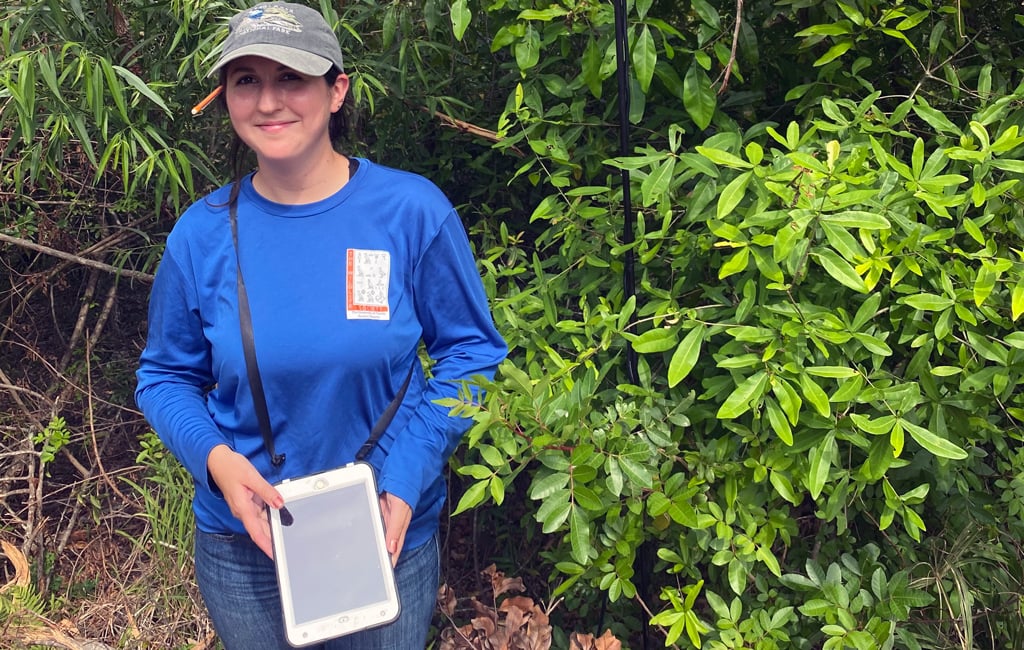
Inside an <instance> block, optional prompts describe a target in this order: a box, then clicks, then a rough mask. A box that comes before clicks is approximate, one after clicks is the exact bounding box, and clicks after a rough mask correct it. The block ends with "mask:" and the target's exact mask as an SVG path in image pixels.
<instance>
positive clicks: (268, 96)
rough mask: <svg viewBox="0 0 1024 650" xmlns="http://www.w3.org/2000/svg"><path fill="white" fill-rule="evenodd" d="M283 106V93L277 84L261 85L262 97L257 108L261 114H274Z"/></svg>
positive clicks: (257, 103)
mask: <svg viewBox="0 0 1024 650" xmlns="http://www.w3.org/2000/svg"><path fill="white" fill-rule="evenodd" d="M280 106H281V91H280V89H279V88H278V86H277V84H272V83H265V84H260V96H259V100H258V101H257V102H256V108H257V109H258V110H259V111H260V112H261V113H273V112H274V111H276V110H277V109H278V108H280Z"/></svg>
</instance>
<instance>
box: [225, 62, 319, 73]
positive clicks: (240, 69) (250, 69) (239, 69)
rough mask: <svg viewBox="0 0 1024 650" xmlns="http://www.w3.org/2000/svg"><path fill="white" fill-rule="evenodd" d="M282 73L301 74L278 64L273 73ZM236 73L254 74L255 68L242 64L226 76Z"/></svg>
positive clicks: (230, 70)
mask: <svg viewBox="0 0 1024 650" xmlns="http://www.w3.org/2000/svg"><path fill="white" fill-rule="evenodd" d="M284 71H288V72H294V73H295V74H302V73H301V72H299V71H298V70H296V69H295V68H290V67H288V66H286V65H285V64H283V63H278V65H277V69H276V70H274V72H284ZM236 72H256V68H254V67H253V66H251V65H247V64H244V63H242V64H239V65H236V66H234V67H232V68H229V69H228V74H229V75H232V74H234V73H236Z"/></svg>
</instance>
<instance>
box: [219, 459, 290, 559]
mask: <svg viewBox="0 0 1024 650" xmlns="http://www.w3.org/2000/svg"><path fill="white" fill-rule="evenodd" d="M206 469H207V470H209V472H210V476H211V477H213V481H214V482H215V483H216V484H217V487H218V488H220V491H221V493H222V494H223V495H224V500H225V501H227V502H228V507H229V508H231V514H233V515H234V516H235V517H237V518H238V520H239V521H241V522H242V525H243V526H245V530H246V532H247V533H249V537H250V538H251V539H252V541H253V542H254V543H255V544H256V546H259V547H260V550H262V551H263V552H264V553H266V554H267V557H269V558H271V559H273V558H274V550H273V544H272V543H271V541H270V521H269V520H268V519H267V510H266V507H265V505H269V506H270V507H271V508H275V509H280V508H281V507H282V506H283V505H284V498H283V497H282V496H281V494H280V493H279V492H278V491H277V490H276V489H274V486H272V485H271V484H270V483H267V481H266V479H264V478H263V477H262V476H260V473H259V472H258V471H256V468H255V467H253V465H252V463H250V462H249V459H248V458H246V457H245V456H243V455H242V454H239V453H237V452H235V451H233V450H232V449H231V448H230V447H228V446H227V445H217V446H216V447H214V448H213V450H211V451H210V455H209V456H207V457H206Z"/></svg>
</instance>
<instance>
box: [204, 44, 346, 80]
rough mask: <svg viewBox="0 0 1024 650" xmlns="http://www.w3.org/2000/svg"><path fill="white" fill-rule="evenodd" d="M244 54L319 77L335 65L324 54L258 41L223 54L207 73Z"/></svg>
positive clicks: (210, 75)
mask: <svg viewBox="0 0 1024 650" xmlns="http://www.w3.org/2000/svg"><path fill="white" fill-rule="evenodd" d="M243 56H259V57H263V58H264V59H270V60H271V61H276V62H278V63H280V64H281V65H284V66H287V67H289V68H291V69H292V70H295V71H296V72H301V73H302V74H307V75H310V76H312V77H319V76H322V75H325V74H327V71H328V70H330V69H331V66H332V65H334V63H333V62H331V60H330V59H325V58H324V57H322V56H318V55H316V54H310V53H309V52H305V51H303V50H297V49H295V48H293V47H288V46H286V45H269V44H266V43H256V44H253V45H245V46H242V47H240V48H238V49H236V50H232V51H231V52H230V53H228V54H223V55H221V57H220V58H219V59H217V62H216V63H214V64H213V67H212V68H211V69H210V72H209V73H208V74H207V75H206V76H207V77H212V76H213V75H215V74H217V72H218V71H219V70H220V69H221V68H223V67H224V66H225V65H226V64H228V63H230V62H231V61H234V60H235V59H240V58H242V57H243Z"/></svg>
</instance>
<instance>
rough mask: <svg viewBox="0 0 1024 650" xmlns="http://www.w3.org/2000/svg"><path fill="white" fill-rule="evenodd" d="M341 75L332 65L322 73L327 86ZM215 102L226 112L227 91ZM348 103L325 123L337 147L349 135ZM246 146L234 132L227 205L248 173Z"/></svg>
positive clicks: (222, 72) (224, 73)
mask: <svg viewBox="0 0 1024 650" xmlns="http://www.w3.org/2000/svg"><path fill="white" fill-rule="evenodd" d="M227 68H228V66H224V67H223V68H221V69H220V85H221V86H223V87H224V88H227V76H228V73H227ZM339 75H341V70H339V69H338V66H336V65H332V66H331V69H330V70H328V71H327V72H326V73H324V76H323V79H324V83H326V84H327V85H328V86H333V85H334V82H335V81H337V80H338V76H339ZM217 103H218V104H219V105H220V107H221V110H223V111H224V112H225V113H226V112H227V109H228V107H227V92H222V93H221V94H220V96H219V97H217ZM348 113H349V104H348V102H347V101H346V102H343V103H342V105H341V108H339V109H338V110H337V111H335V112H334V113H332V114H331V119H330V120H329V121H328V123H327V135H328V137H329V138H330V140H331V144H332V145H334V147H337V146H338V144H339V143H340V142H341V141H342V140H347V139H348V136H349V114H348ZM248 157H249V156H248V147H247V146H246V144H245V142H243V141H242V139H241V138H240V137H238V134H237V133H235V134H234V136H233V137H232V139H231V145H230V147H229V149H228V158H229V159H230V160H231V176H232V178H233V184H232V187H231V195H230V197H229V198H228V205H231V204H233V203H235V202H236V201H237V200H238V193H239V191H241V188H242V177H243V176H245V174H246V173H248V168H247V166H246V160H247V159H248Z"/></svg>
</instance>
